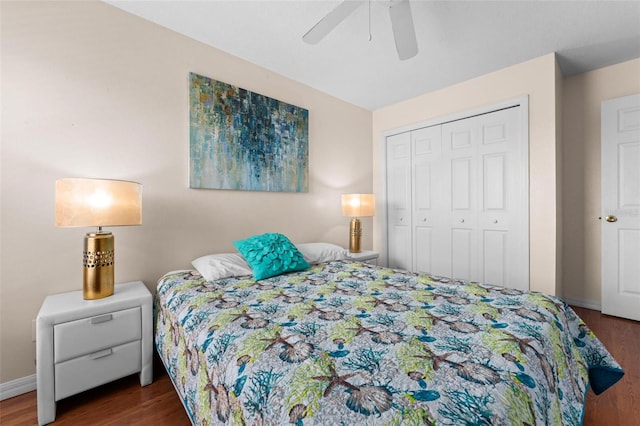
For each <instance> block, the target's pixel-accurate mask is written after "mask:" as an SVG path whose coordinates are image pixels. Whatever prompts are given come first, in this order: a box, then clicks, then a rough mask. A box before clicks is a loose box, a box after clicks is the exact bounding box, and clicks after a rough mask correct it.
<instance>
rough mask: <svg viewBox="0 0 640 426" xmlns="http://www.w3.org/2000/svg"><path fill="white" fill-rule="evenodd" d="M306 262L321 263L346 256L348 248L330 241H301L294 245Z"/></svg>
mask: <svg viewBox="0 0 640 426" xmlns="http://www.w3.org/2000/svg"><path fill="white" fill-rule="evenodd" d="M295 246H296V247H297V248H298V250H299V251H300V253H302V256H303V257H304V260H306V261H307V263H311V264H314V263H323V262H331V261H332V260H342V259H346V258H347V254H348V250H346V249H344V248H342V247H340V246H337V245H335V244H331V243H303V244H296V245H295Z"/></svg>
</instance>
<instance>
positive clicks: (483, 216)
mask: <svg viewBox="0 0 640 426" xmlns="http://www.w3.org/2000/svg"><path fill="white" fill-rule="evenodd" d="M478 119H479V121H480V129H481V130H480V135H481V139H480V141H479V144H478V158H479V161H481V173H480V175H479V177H480V187H479V188H478V189H479V192H480V195H479V201H480V206H479V207H480V208H479V212H478V221H479V223H478V229H479V232H480V234H481V235H482V243H481V245H480V250H481V253H482V258H483V261H482V262H481V265H480V266H481V276H480V277H479V278H478V279H481V280H483V281H484V282H487V283H491V284H495V285H500V286H509V287H518V288H523V289H524V288H527V287H528V269H526V268H523V267H522V265H523V264H525V263H528V259H523V257H526V256H527V255H528V251H527V250H523V246H524V245H525V244H526V242H527V241H528V235H524V233H526V232H528V229H527V228H524V229H523V227H522V225H521V221H522V218H523V217H527V216H528V211H526V207H523V206H526V205H527V200H528V191H527V188H526V187H524V188H523V187H522V185H521V184H520V182H519V179H518V176H519V173H518V172H519V170H520V168H523V167H524V168H526V164H521V163H522V161H521V159H522V152H521V150H522V149H523V148H522V143H521V135H520V133H519V129H520V124H519V110H518V108H510V109H506V110H502V111H496V112H493V113H489V114H485V115H483V116H480V117H478Z"/></svg>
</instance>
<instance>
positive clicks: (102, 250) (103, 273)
mask: <svg viewBox="0 0 640 426" xmlns="http://www.w3.org/2000/svg"><path fill="white" fill-rule="evenodd" d="M141 224H142V185H140V184H139V183H137V182H129V181H123V180H110V179H59V180H57V181H56V226H58V227H83V226H96V227H97V228H98V229H97V230H96V231H95V232H88V233H87V234H86V235H85V237H84V251H83V274H82V275H83V277H82V278H83V285H82V295H83V297H84V298H85V299H88V300H92V299H102V298H104V297H108V296H111V295H112V294H113V289H114V278H113V276H114V266H115V251H114V238H113V234H111V232H107V231H103V230H102V227H103V226H126V225H141Z"/></svg>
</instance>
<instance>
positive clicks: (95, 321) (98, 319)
mask: <svg viewBox="0 0 640 426" xmlns="http://www.w3.org/2000/svg"><path fill="white" fill-rule="evenodd" d="M112 319H113V315H111V314H106V315H100V316H99V317H93V318H91V324H100V323H101V322H107V321H111V320H112Z"/></svg>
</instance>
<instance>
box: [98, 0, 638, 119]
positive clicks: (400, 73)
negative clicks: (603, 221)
mask: <svg viewBox="0 0 640 426" xmlns="http://www.w3.org/2000/svg"><path fill="white" fill-rule="evenodd" d="M105 1H106V2H107V3H109V4H111V5H114V6H116V7H118V8H120V9H123V10H125V11H127V12H130V13H132V14H135V15H138V16H141V17H143V18H145V19H147V20H149V21H152V22H155V23H157V24H160V25H162V26H164V27H167V28H170V29H172V30H174V31H176V32H178V33H182V34H184V35H187V36H189V37H191V38H193V39H196V40H199V41H201V42H203V43H206V44H209V45H211V46H214V47H216V48H218V49H220V50H223V51H226V52H228V53H231V54H233V55H235V56H238V57H240V58H243V59H246V60H247V61H250V62H252V63H255V64H258V65H260V66H263V67H265V68H267V69H270V70H272V71H275V72H277V73H278V74H282V75H284V76H287V77H289V78H291V79H293V80H296V81H299V82H301V83H304V84H306V85H309V86H311V87H314V88H316V89H318V90H321V91H323V92H325V93H328V94H331V95H333V96H335V97H337V98H340V99H343V100H345V101H347V102H350V103H353V104H355V105H358V106H361V107H363V108H366V109H368V110H375V109H378V108H380V107H383V106H386V105H390V104H393V103H395V102H399V101H402V100H405V99H408V98H412V97H414V96H417V95H420V94H423V93H427V92H431V91H434V90H437V89H440V88H443V87H446V86H450V85H452V84H455V83H458V82H461V81H464V80H468V79H471V78H474V77H477V76H480V75H483V74H486V73H488V72H491V71H495V70H498V69H501V68H504V67H507V66H510V65H513V64H517V63H520V62H523V61H526V60H528V59H533V58H536V57H539V56H542V55H545V54H547V53H551V52H557V53H558V57H559V62H560V67H561V69H562V72H563V74H564V75H565V76H570V75H574V74H578V73H581V72H585V71H589V70H592V69H596V68H600V67H603V66H607V65H611V64H615V63H618V62H623V61H625V60H629V59H633V58H638V57H640V0H635V1H612V0H607V1H523V0H511V1H483V0H472V1H453V0H449V1H426V0H421V1H419V0H412V1H411V7H412V10H413V16H414V25H415V27H416V35H417V39H418V48H419V53H418V55H417V56H415V57H414V58H411V59H409V60H406V61H400V60H398V56H397V53H396V50H395V45H394V40H393V33H392V32H391V22H390V19H389V14H388V4H389V2H388V1H381V0H374V1H372V2H371V5H370V7H369V5H368V4H367V3H366V1H365V3H364V4H363V5H362V6H361V7H359V8H358V9H357V10H356V11H355V12H354V13H353V14H351V15H350V16H349V17H347V19H346V20H345V21H343V22H342V23H341V24H340V25H338V26H337V27H336V28H335V29H334V30H333V31H332V32H331V33H330V34H329V35H328V36H327V37H326V38H325V39H324V40H322V41H321V42H320V43H319V44H316V45H309V44H306V43H304V42H303V41H302V36H303V35H304V34H305V33H306V32H307V30H309V29H310V28H311V27H312V26H313V25H314V24H316V22H317V21H318V20H320V19H321V18H322V17H323V16H324V15H325V14H327V13H328V12H329V11H331V10H332V9H333V8H334V7H335V6H336V5H338V4H339V3H340V1H339V0H326V1H313V0H290V1H270V0H263V1H246V0H235V1H221V0H208V1H204V0H200V1H186V0H171V1H169V0H155V1H154V0H148V1H140V0H137V1H121V0H105ZM369 10H371V34H372V40H371V41H369V40H368V38H369V29H368V28H369ZM638 78H640V76H639V77H638Z"/></svg>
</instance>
